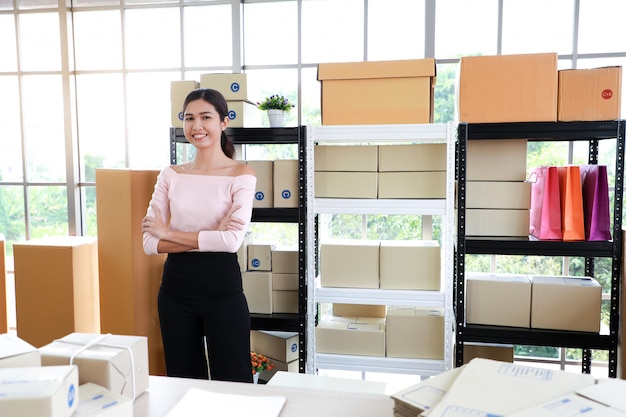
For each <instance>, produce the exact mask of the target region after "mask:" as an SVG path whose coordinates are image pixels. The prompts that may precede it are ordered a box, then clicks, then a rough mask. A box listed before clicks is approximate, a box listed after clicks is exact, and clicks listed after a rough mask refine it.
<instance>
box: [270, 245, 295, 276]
mask: <svg viewBox="0 0 626 417" xmlns="http://www.w3.org/2000/svg"><path fill="white" fill-rule="evenodd" d="M299 269H300V268H299V260H298V249H297V248H290V247H285V246H278V247H274V248H273V249H272V272H273V273H275V274H297V273H298V270H299Z"/></svg>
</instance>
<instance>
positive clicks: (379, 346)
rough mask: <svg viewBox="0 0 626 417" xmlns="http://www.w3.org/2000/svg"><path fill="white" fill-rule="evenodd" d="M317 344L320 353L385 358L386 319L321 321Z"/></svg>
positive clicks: (317, 329) (365, 318) (316, 334)
mask: <svg viewBox="0 0 626 417" xmlns="http://www.w3.org/2000/svg"><path fill="white" fill-rule="evenodd" d="M315 343H316V347H315V350H316V351H317V352H319V353H336V354H345V355H362V356H385V319H379V318H373V317H359V318H357V319H356V320H354V321H350V320H341V321H339V320H327V319H323V320H320V322H319V323H318V325H317V327H316V328H315Z"/></svg>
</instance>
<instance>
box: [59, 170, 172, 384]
mask: <svg viewBox="0 0 626 417" xmlns="http://www.w3.org/2000/svg"><path fill="white" fill-rule="evenodd" d="M158 174H159V171H155V170H130V169H96V202H97V210H98V267H99V274H100V323H101V329H100V330H101V332H102V333H112V334H119V335H137V336H147V337H148V354H149V361H150V374H151V375H165V356H164V353H163V343H162V341H161V329H160V327H159V314H158V311H157V295H158V292H159V286H160V284H161V276H162V274H163V263H164V262H165V258H166V255H146V254H145V252H144V251H143V244H142V232H141V220H142V219H143V217H144V216H145V215H146V210H147V209H148V203H149V202H150V198H151V196H152V192H153V191H154V185H155V183H156V179H157V175H158ZM68 333H69V332H68ZM66 334H67V333H66Z"/></svg>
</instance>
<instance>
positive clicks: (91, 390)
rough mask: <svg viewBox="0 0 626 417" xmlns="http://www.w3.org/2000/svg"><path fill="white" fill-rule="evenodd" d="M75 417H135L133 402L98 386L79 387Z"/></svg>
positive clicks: (86, 385) (85, 385)
mask: <svg viewBox="0 0 626 417" xmlns="http://www.w3.org/2000/svg"><path fill="white" fill-rule="evenodd" d="M78 392H79V402H78V408H76V413H75V414H74V416H75V417H133V400H131V399H130V398H127V397H124V396H123V395H119V394H117V393H115V392H112V391H110V390H108V389H106V388H104V387H101V386H100V385H97V384H92V383H91V382H88V383H86V384H82V385H81V386H80V387H79V390H78Z"/></svg>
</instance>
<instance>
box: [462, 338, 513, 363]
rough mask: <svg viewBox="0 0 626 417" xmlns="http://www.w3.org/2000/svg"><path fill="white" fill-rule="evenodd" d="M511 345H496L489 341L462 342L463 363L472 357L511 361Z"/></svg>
mask: <svg viewBox="0 0 626 417" xmlns="http://www.w3.org/2000/svg"><path fill="white" fill-rule="evenodd" d="M513 356H514V352H513V345H496V344H489V343H464V344H463V363H464V364H466V363H468V362H469V361H471V360H472V359H474V358H482V359H491V360H494V361H500V362H509V363H513Z"/></svg>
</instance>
